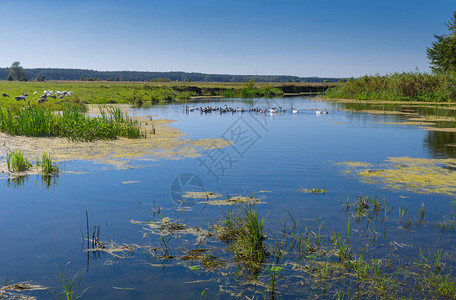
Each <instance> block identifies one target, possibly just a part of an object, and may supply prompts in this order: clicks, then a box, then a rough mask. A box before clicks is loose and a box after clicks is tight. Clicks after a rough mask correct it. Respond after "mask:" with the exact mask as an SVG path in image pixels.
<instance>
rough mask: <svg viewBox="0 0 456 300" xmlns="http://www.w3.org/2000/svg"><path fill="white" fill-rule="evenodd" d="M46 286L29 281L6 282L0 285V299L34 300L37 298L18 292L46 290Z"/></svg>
mask: <svg viewBox="0 0 456 300" xmlns="http://www.w3.org/2000/svg"><path fill="white" fill-rule="evenodd" d="M47 289H48V288H46V287H43V286H41V285H38V284H33V283H30V282H18V283H14V284H9V285H8V284H6V283H5V285H4V286H2V287H0V299H23V300H34V299H37V298H36V297H33V296H28V295H22V294H19V293H21V292H27V291H41V290H47Z"/></svg>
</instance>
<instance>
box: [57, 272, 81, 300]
mask: <svg viewBox="0 0 456 300" xmlns="http://www.w3.org/2000/svg"><path fill="white" fill-rule="evenodd" d="M57 273H58V277H59V279H60V283H61V285H62V289H63V292H61V293H57V292H55V291H54V292H55V295H56V296H57V298H58V299H60V300H64V299H65V300H76V299H78V298H81V297H82V296H83V295H84V293H85V292H86V291H87V290H88V289H89V288H90V287H88V288H86V289H85V290H83V291H82V293H81V294H79V293H80V288H81V282H82V277H83V276H84V273H83V272H78V273H76V274H75V275H74V276H73V278H72V279H68V278H67V277H66V276H65V275H62V274H61V273H60V271H59V270H58V271H57Z"/></svg>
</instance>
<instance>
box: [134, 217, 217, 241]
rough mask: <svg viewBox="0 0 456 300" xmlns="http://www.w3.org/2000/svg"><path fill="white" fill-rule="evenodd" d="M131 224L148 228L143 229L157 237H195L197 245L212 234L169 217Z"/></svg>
mask: <svg viewBox="0 0 456 300" xmlns="http://www.w3.org/2000/svg"><path fill="white" fill-rule="evenodd" d="M130 222H131V223H132V224H139V225H145V226H146V227H143V229H144V230H146V233H152V234H155V235H161V236H168V235H173V234H178V235H193V236H194V237H196V243H195V244H201V243H202V242H203V241H204V239H206V238H207V237H208V236H210V233H209V231H207V230H204V229H201V228H199V227H195V228H193V227H190V226H187V225H186V224H183V223H179V220H178V219H176V220H173V219H171V218H168V217H164V218H162V219H161V220H158V221H154V222H140V221H135V220H131V221H130ZM144 235H146V234H144Z"/></svg>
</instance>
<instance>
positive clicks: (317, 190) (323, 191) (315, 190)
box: [298, 187, 326, 195]
mask: <svg viewBox="0 0 456 300" xmlns="http://www.w3.org/2000/svg"><path fill="white" fill-rule="evenodd" d="M298 191H300V192H301V193H309V194H323V195H325V194H326V188H324V187H323V188H317V187H315V188H312V189H305V188H299V189H298Z"/></svg>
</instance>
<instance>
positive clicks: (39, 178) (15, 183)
mask: <svg viewBox="0 0 456 300" xmlns="http://www.w3.org/2000/svg"><path fill="white" fill-rule="evenodd" d="M30 177H31V175H24V176H17V177H8V178H7V179H6V186H7V187H8V188H12V189H18V188H21V187H24V186H25V185H26V184H27V183H28V182H29V181H30ZM33 177H36V180H35V186H38V185H39V184H40V185H41V187H42V188H43V189H45V190H46V191H49V190H50V189H51V188H52V189H54V188H55V187H56V186H57V185H58V183H59V175H36V176H33Z"/></svg>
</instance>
